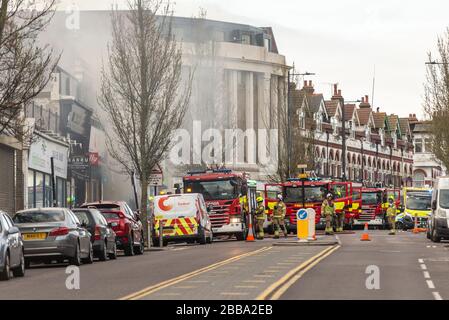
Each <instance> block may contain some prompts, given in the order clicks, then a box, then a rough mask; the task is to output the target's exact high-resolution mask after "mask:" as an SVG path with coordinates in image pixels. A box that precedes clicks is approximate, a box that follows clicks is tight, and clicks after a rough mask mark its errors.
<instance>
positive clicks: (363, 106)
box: [359, 95, 371, 109]
mask: <svg viewBox="0 0 449 320" xmlns="http://www.w3.org/2000/svg"><path fill="white" fill-rule="evenodd" d="M368 98H369V97H368V96H367V95H366V96H364V97H362V102H361V103H360V105H359V108H360V109H368V108H371V105H370V103H369V100H368Z"/></svg>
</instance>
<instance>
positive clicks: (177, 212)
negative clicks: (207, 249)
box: [153, 193, 213, 246]
mask: <svg viewBox="0 0 449 320" xmlns="http://www.w3.org/2000/svg"><path fill="white" fill-rule="evenodd" d="M209 211H210V209H208V208H207V207H206V203H205V202H204V198H203V195H202V194H199V193H190V194H176V195H168V196H159V197H156V198H155V199H154V216H155V223H154V226H155V230H154V232H153V234H154V238H153V243H154V244H155V245H156V246H158V245H159V244H160V229H159V226H160V225H161V224H162V241H163V245H167V243H168V242H188V243H189V242H194V241H196V242H198V243H200V244H206V243H212V239H213V233H212V225H211V221H210V217H209Z"/></svg>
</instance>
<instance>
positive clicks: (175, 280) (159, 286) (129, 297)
mask: <svg viewBox="0 0 449 320" xmlns="http://www.w3.org/2000/svg"><path fill="white" fill-rule="evenodd" d="M271 248H272V247H263V248H261V249H259V250H256V251H252V252H247V253H244V254H241V255H238V256H235V257H232V258H229V259H227V260H223V261H220V262H217V263H214V264H211V265H209V266H206V267H204V268H201V269H198V270H195V271H192V272H189V273H186V274H184V275H181V276H179V277H175V278H173V279H169V280H166V281H163V282H160V283H158V284H155V285H152V286H149V287H147V288H145V289H142V290H140V291H137V292H135V293H132V294H129V295H127V296H125V297H122V298H120V299H119V300H137V299H140V298H143V297H145V296H148V295H150V294H152V293H154V292H157V291H159V290H161V289H164V288H167V287H170V286H173V285H174V284H177V283H179V282H181V281H184V280H187V279H190V278H193V277H195V276H197V275H200V274H203V273H206V272H208V271H211V270H215V269H217V268H219V267H222V266H224V265H227V264H230V263H232V262H234V261H238V260H241V259H244V258H246V257H250V256H253V255H256V254H258V253H261V252H265V251H268V250H271Z"/></svg>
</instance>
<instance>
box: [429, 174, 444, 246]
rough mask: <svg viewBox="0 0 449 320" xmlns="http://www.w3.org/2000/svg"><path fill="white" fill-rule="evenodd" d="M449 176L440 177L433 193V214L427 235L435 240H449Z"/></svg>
mask: <svg viewBox="0 0 449 320" xmlns="http://www.w3.org/2000/svg"><path fill="white" fill-rule="evenodd" d="M448 227H449V177H440V178H438V179H437V181H436V183H435V189H434V190H433V195H432V214H431V216H430V219H429V229H428V234H427V237H428V238H430V239H431V240H432V241H433V242H440V241H441V239H448V240H449V228H448Z"/></svg>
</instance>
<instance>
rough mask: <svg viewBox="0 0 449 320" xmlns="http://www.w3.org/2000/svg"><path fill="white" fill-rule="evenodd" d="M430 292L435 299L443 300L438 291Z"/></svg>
mask: <svg viewBox="0 0 449 320" xmlns="http://www.w3.org/2000/svg"><path fill="white" fill-rule="evenodd" d="M432 294H433V297H434V298H435V300H443V298H442V297H441V296H440V294H439V293H438V292H432Z"/></svg>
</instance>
